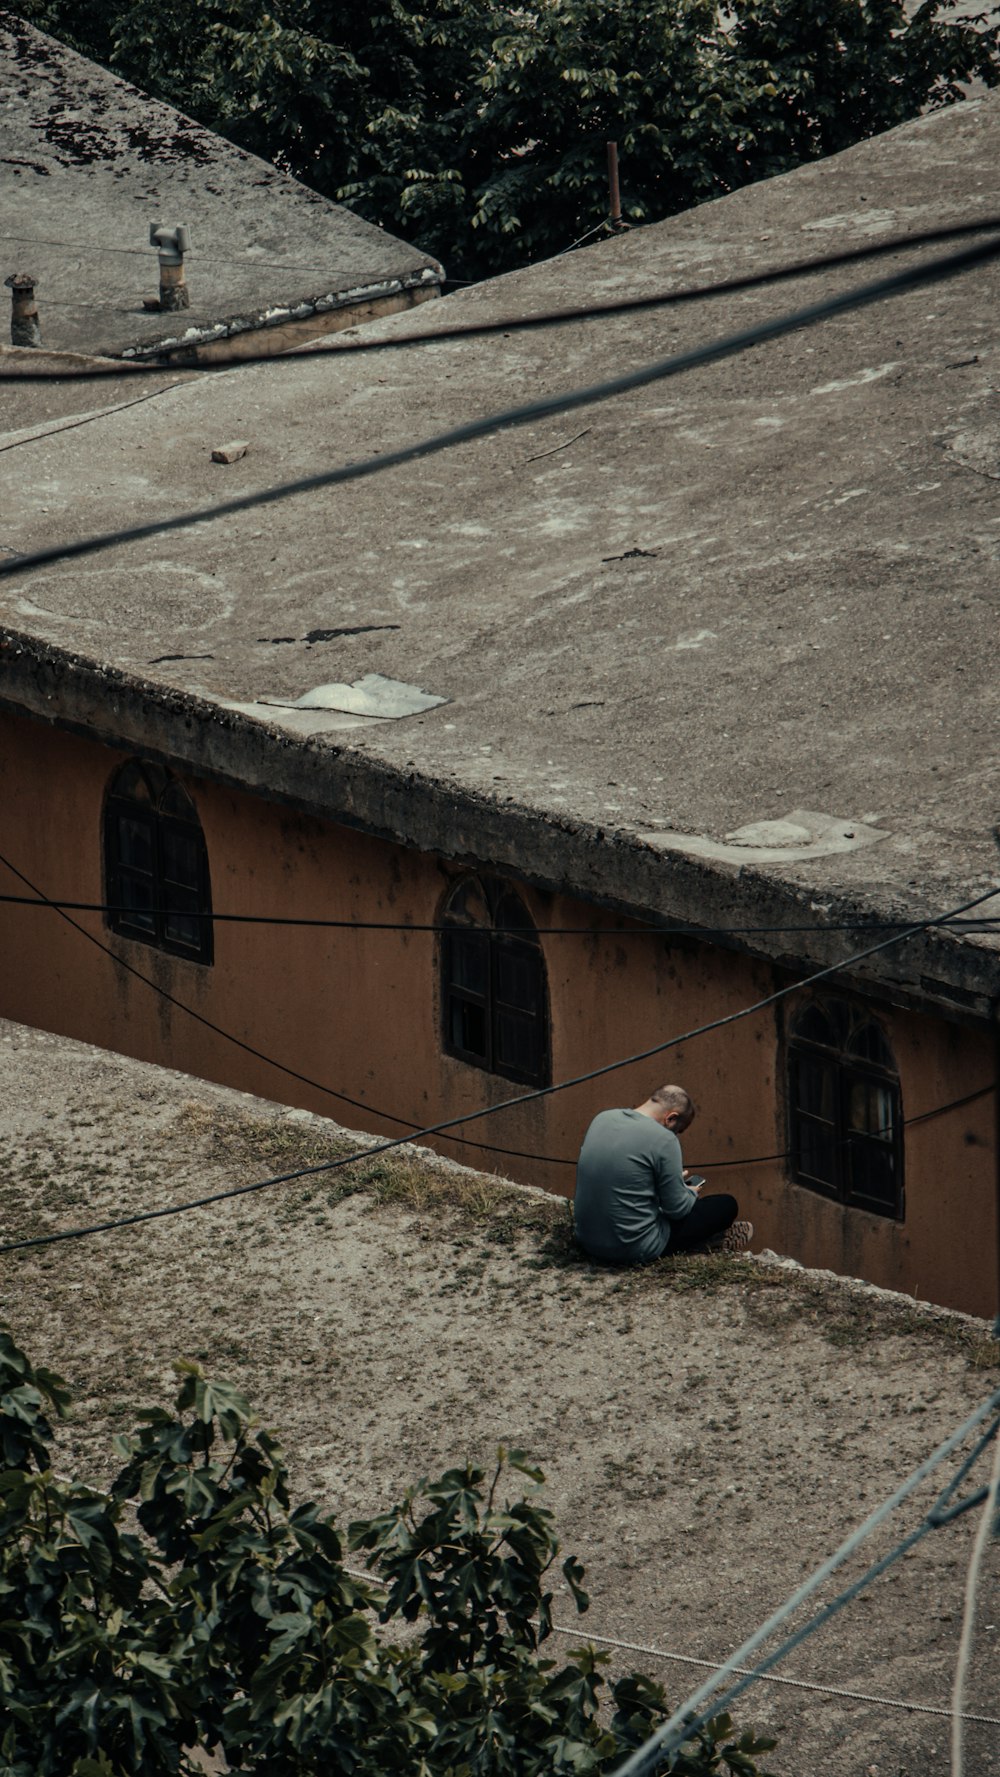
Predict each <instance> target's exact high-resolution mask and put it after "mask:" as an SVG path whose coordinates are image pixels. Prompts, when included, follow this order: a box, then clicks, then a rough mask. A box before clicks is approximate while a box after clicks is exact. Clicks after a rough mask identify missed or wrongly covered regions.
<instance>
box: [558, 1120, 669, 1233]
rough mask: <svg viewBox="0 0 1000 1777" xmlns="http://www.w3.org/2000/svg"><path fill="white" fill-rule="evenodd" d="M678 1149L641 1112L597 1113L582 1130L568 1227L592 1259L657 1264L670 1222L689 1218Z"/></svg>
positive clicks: (665, 1130) (664, 1130)
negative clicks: (571, 1219) (570, 1219)
mask: <svg viewBox="0 0 1000 1777" xmlns="http://www.w3.org/2000/svg"><path fill="white" fill-rule="evenodd" d="M695 1202H696V1198H695V1194H694V1192H693V1191H690V1190H689V1189H688V1187H687V1185H686V1184H685V1183H684V1165H683V1160H682V1157H681V1144H680V1142H679V1141H678V1140H677V1137H676V1135H675V1134H674V1133H673V1130H672V1129H664V1127H663V1125H662V1123H657V1122H655V1121H654V1119H653V1118H652V1117H647V1116H646V1115H645V1113H644V1112H642V1111H626V1110H616V1111H601V1112H599V1114H598V1115H597V1116H596V1117H595V1118H594V1121H593V1122H592V1123H591V1125H590V1128H589V1129H588V1130H587V1133H586V1135H585V1136H584V1140H583V1147H582V1148H581V1149H580V1158H579V1161H578V1162H577V1168H576V1198H575V1201H574V1205H573V1223H574V1227H575V1229H576V1237H577V1239H578V1241H579V1242H580V1245H581V1246H582V1247H583V1249H584V1251H585V1252H588V1253H589V1254H590V1255H591V1257H592V1258H595V1259H603V1260H605V1261H608V1262H612V1263H617V1264H633V1265H634V1264H643V1263H646V1262H648V1260H650V1259H658V1258H659V1256H660V1254H661V1253H663V1252H665V1251H666V1249H667V1247H668V1246H669V1244H670V1224H671V1222H676V1221H680V1220H681V1219H682V1218H683V1217H684V1216H686V1215H689V1214H690V1213H691V1210H692V1208H693V1207H694V1204H695Z"/></svg>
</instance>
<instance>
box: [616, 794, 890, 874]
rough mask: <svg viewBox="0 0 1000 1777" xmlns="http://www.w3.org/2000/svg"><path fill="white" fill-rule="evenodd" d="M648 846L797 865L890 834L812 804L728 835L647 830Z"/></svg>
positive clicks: (719, 859)
mask: <svg viewBox="0 0 1000 1777" xmlns="http://www.w3.org/2000/svg"><path fill="white" fill-rule="evenodd" d="M642 837H643V839H644V840H645V842H646V844H647V845H651V846H654V847H655V848H656V850H657V851H679V852H686V853H687V854H688V855H689V856H691V857H697V858H710V859H712V860H713V861H714V862H716V863H723V864H736V865H741V864H780V863H787V864H793V863H796V862H798V861H800V860H802V859H807V858H825V857H831V856H834V855H836V854H837V853H843V852H852V851H859V850H861V849H862V848H863V847H864V846H868V845H877V844H878V843H879V841H880V840H882V839H888V838H889V837H890V835H889V834H888V833H887V832H886V831H885V830H884V829H882V828H879V827H874V826H871V825H870V824H868V823H866V822H864V821H852V820H848V819H838V818H837V817H836V816H833V815H828V814H820V813H818V812H817V811H816V810H814V809H808V808H793V809H792V810H791V811H790V813H789V814H787V815H785V816H784V817H783V818H782V819H780V820H761V821H751V822H749V823H748V824H747V825H746V826H744V827H738V828H736V830H735V832H732V833H727V834H726V837H725V839H724V840H715V839H706V838H705V837H704V836H703V835H702V834H700V833H674V832H671V831H669V830H668V831H666V832H650V833H643V835H642Z"/></svg>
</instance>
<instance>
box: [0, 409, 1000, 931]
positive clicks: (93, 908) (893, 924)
mask: <svg viewBox="0 0 1000 1777" xmlns="http://www.w3.org/2000/svg"><path fill="white" fill-rule="evenodd" d="M145 399H148V397H145ZM5 862H6V860H5V859H4V858H3V857H2V856H0V863H5ZM15 874H19V872H16V873H15ZM0 906H8V907H39V908H44V909H45V910H47V911H49V912H51V911H55V912H57V913H62V912H71V913H103V914H134V913H135V912H136V909H135V908H134V907H131V906H126V905H125V904H124V902H121V903H116V902H112V901H61V900H56V899H55V898H48V897H46V896H41V895H40V894H39V895H3V894H0ZM142 912H143V913H144V914H148V915H149V916H150V917H151V918H153V917H163V918H165V917H167V916H169V915H175V914H176V913H177V908H176V907H143V908H142ZM184 918H185V919H197V920H202V921H206V920H210V921H211V922H212V924H213V925H252V926H292V927H296V926H302V927H305V928H306V929H313V928H315V929H318V930H320V931H327V930H328V931H346V932H402V933H435V934H438V935H440V934H441V933H443V932H454V931H483V932H486V931H487V930H488V929H489V930H493V931H496V932H498V933H500V934H501V935H502V936H505V937H511V938H525V939H527V940H530V939H531V938H532V937H533V936H537V937H538V938H651V937H652V938H738V937H748V936H754V935H761V936H763V935H783V934H785V933H801V932H811V933H812V934H813V936H814V937H817V936H822V935H823V934H824V933H826V932H895V931H900V930H902V928H903V927H904V926H905V925H906V923H907V922H906V920H905V919H843V920H824V922H823V923H822V925H819V924H817V923H816V921H815V920H814V921H812V923H811V924H810V923H802V924H801V925H745V926H735V925H734V926H695V925H691V924H686V925H666V924H664V925H641V924H636V925H630V926H594V925H589V926H533V927H532V928H531V932H530V933H529V932H528V929H527V928H522V927H519V926H502V927H499V926H498V927H491V928H487V927H485V926H482V927H477V926H462V925H460V924H459V922H458V921H457V920H452V921H450V922H449V921H438V922H437V923H436V924H435V923H426V924H423V923H420V922H419V921H415V920H401V919H396V920H391V919H317V918H313V917H311V916H310V917H306V916H305V915H299V914H281V913H217V912H216V911H215V910H214V909H213V910H212V911H211V912H209V911H198V912H194V911H189V910H187V909H185V913H184ZM998 924H1000V914H996V913H992V914H986V915H984V916H983V917H981V918H977V919H955V920H947V921H946V922H942V924H941V926H940V930H942V931H957V932H969V931H972V932H977V931H984V932H986V933H987V934H989V933H991V932H992V931H993V930H994V929H996V928H997V926H998Z"/></svg>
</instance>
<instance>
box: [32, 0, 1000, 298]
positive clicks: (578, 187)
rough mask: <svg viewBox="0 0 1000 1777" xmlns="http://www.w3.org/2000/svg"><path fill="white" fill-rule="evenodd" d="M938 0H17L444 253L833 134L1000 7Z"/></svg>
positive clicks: (878, 121) (982, 30) (970, 53)
mask: <svg viewBox="0 0 1000 1777" xmlns="http://www.w3.org/2000/svg"><path fill="white" fill-rule="evenodd" d="M954 4H955V0H923V4H921V5H919V6H917V7H916V9H915V10H910V11H909V12H908V10H907V6H906V0H729V4H728V5H726V6H725V7H720V6H719V5H717V4H716V3H715V0H615V4H614V5H609V4H608V3H607V0H535V5H534V6H531V7H519V6H503V5H499V4H497V3H496V0H423V3H422V4H421V3H419V0H416V3H415V0H352V4H350V5H346V4H343V3H342V0H340V3H338V0H271V4H270V5H268V6H267V7H265V8H263V9H262V8H261V6H260V5H259V3H258V0H19V6H18V10H19V11H20V12H22V13H23V14H24V16H26V17H28V18H30V19H31V20H32V21H33V22H34V23H36V24H38V25H40V26H41V27H42V28H43V29H46V30H50V31H52V32H54V33H55V35H57V36H60V37H63V38H64V39H65V40H66V41H67V42H70V43H72V44H73V45H74V47H76V48H78V49H81V50H83V51H84V52H85V53H86V54H89V55H92V56H94V57H96V59H97V60H99V61H103V62H106V63H107V64H108V65H109V66H111V67H113V68H114V69H115V70H116V72H118V73H120V74H123V75H124V76H125V77H126V78H127V79H129V80H133V81H134V82H135V83H136V84H137V85H139V86H142V87H144V88H145V89H146V90H148V91H149V92H152V93H155V94H156V95H157V96H159V97H161V98H164V99H167V100H169V101H170V102H171V103H172V104H175V105H178V106H180V108H181V109H182V110H186V111H189V112H190V113H192V114H193V115H194V116H195V117H197V118H199V119H200V120H201V121H203V122H205V123H207V124H209V125H210V126H211V127H212V128H213V129H215V130H217V131H219V132H221V134H223V135H225V136H229V137H231V138H232V140H233V141H236V142H239V143H240V144H241V145H242V146H243V147H246V148H250V149H252V150H253V151H254V152H255V153H258V154H261V155H263V156H265V157H267V158H269V159H272V160H275V161H277V162H278V163H279V164H280V165H282V166H285V167H287V168H288V169H289V170H290V171H291V172H293V173H294V174H296V175H297V176H298V177H299V178H302V179H304V180H306V181H307V182H308V183H309V184H311V185H313V186H315V187H316V188H317V189H318V190H320V191H322V192H324V193H325V194H326V195H327V196H329V197H336V198H339V199H340V200H341V201H343V202H346V203H348V204H350V205H352V206H353V207H354V208H355V209H357V210H358V211H359V212H360V213H361V214H362V215H364V216H367V217H368V218H369V219H371V220H372V221H375V222H379V223H382V224H383V225H384V226H386V227H388V228H392V229H394V230H396V231H398V232H399V233H402V234H404V235H405V236H406V237H407V238H409V239H411V240H413V241H415V242H417V243H419V245H421V246H422V247H424V248H425V249H426V250H428V251H429V252H432V253H436V254H437V255H438V256H439V257H440V258H441V259H443V261H444V262H445V264H446V266H447V268H448V270H449V272H450V273H451V274H452V275H454V276H459V277H483V276H488V275H490V274H492V273H496V272H499V271H504V270H508V269H510V268H511V267H514V266H518V265H523V264H525V263H528V262H530V261H531V260H533V259H537V258H539V257H543V256H545V255H547V254H550V253H554V252H558V251H559V250H560V249H562V248H564V247H566V246H568V245H569V244H571V243H572V242H573V241H574V240H575V239H577V238H578V237H579V236H580V235H582V234H584V233H586V232H587V231H590V230H594V229H599V228H600V226H601V224H602V219H603V218H604V217H605V216H606V214H607V208H608V199H607V187H606V178H605V147H604V145H605V142H606V141H607V140H609V139H612V140H615V141H617V142H618V145H619V155H620V162H621V178H622V198H623V207H624V213H625V217H626V219H627V220H628V221H629V222H632V223H640V222H647V221H651V220H655V219H657V218H660V217H663V216H666V215H670V214H672V213H673V212H675V211H677V210H680V209H683V208H686V207H687V206H688V205H690V204H693V203H697V202H699V201H700V200H702V199H703V198H707V197H712V196H718V195H721V194H722V193H724V192H726V191H732V190H734V189H735V188H736V187H737V186H740V185H745V184H747V183H748V182H750V181H751V180H754V179H760V178H765V177H768V176H770V175H771V174H773V173H777V172H782V171H784V170H785V169H787V168H788V167H791V166H795V165H797V164H798V163H799V162H801V161H804V160H810V159H815V158H817V157H818V156H820V155H825V154H831V153H834V152H835V151H836V150H838V149H841V148H845V147H847V146H849V145H850V143H852V142H856V141H859V140H860V139H861V138H862V137H865V136H870V135H874V134H875V133H876V132H878V131H879V130H884V129H887V128H889V127H890V126H891V125H893V124H896V123H900V122H902V121H903V120H904V119H906V118H908V117H913V116H915V115H916V114H917V113H918V112H919V111H920V110H921V109H923V108H925V107H927V106H932V107H933V106H938V105H943V104H947V103H949V102H951V101H952V100H954V99H956V98H959V97H961V84H960V83H961V82H963V81H967V80H969V79H970V78H973V77H976V76H978V77H979V78H981V79H983V80H984V81H986V82H987V83H988V84H989V85H995V84H996V83H997V80H998V78H1000V46H998V27H996V26H990V25H987V23H986V19H985V15H983V16H981V17H979V18H978V19H974V20H969V19H962V20H953V19H950V18H949V16H948V14H949V12H950V11H951V9H952V7H953V6H954Z"/></svg>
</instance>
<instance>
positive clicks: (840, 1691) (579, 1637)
mask: <svg viewBox="0 0 1000 1777" xmlns="http://www.w3.org/2000/svg"><path fill="white" fill-rule="evenodd" d="M345 1571H346V1572H347V1573H350V1574H351V1577H352V1578H353V1579H365V1578H367V1579H368V1581H369V1584H370V1583H371V1575H370V1574H368V1575H365V1574H362V1573H357V1572H352V1570H351V1569H350V1568H347V1569H345ZM552 1633H553V1635H564V1636H567V1637H569V1638H572V1639H573V1640H576V1641H583V1642H596V1643H597V1645H598V1646H599V1647H613V1648H618V1649H619V1650H620V1651H621V1652H622V1653H627V1654H644V1655H646V1657H647V1658H650V1659H655V1660H668V1661H670V1663H671V1664H676V1665H678V1666H700V1667H702V1668H703V1669H704V1670H705V1671H706V1672H715V1671H717V1670H718V1667H719V1661H718V1660H699V1659H696V1658H695V1657H694V1655H693V1654H675V1653H671V1652H670V1651H669V1650H668V1649H667V1648H663V1647H650V1646H648V1645H646V1644H645V1643H644V1642H641V1641H620V1640H619V1639H618V1638H617V1637H616V1636H613V1635H596V1634H595V1633H594V1631H593V1630H592V1629H591V1628H590V1625H589V1624H588V1625H587V1628H586V1629H585V1630H581V1629H570V1628H567V1627H565V1625H563V1624H561V1623H553V1624H552ZM733 1671H734V1673H737V1674H739V1675H740V1676H741V1677H742V1676H743V1674H744V1673H746V1674H747V1675H748V1676H749V1674H750V1668H749V1667H746V1666H734V1667H733ZM758 1677H759V1681H760V1683H761V1684H780V1685H787V1686H788V1688H789V1689H790V1690H796V1691H815V1692H818V1693H819V1695H820V1696H823V1697H843V1698H845V1699H846V1701H847V1702H849V1703H868V1704H872V1703H874V1704H877V1705H878V1706H879V1707H881V1708H882V1709H902V1710H905V1712H906V1713H907V1714H908V1715H937V1716H943V1717H944V1718H945V1720H948V1719H949V1718H950V1717H951V1716H952V1710H951V1709H950V1708H947V1707H945V1706H943V1705H942V1704H940V1703H913V1702H911V1701H910V1699H909V1698H908V1697H885V1696H880V1695H879V1693H878V1692H877V1691H854V1690H846V1689H845V1688H844V1687H843V1686H842V1685H836V1684H819V1683H817V1681H816V1680H815V1679H810V1678H787V1677H786V1676H785V1674H784V1673H782V1672H761V1673H760V1674H759V1675H758ZM961 1719H962V1720H963V1721H969V1722H976V1723H981V1724H982V1725H983V1726H985V1727H991V1728H992V1727H996V1728H1000V1716H996V1715H978V1714H973V1712H972V1711H971V1710H963V1712H962V1717H961Z"/></svg>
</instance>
